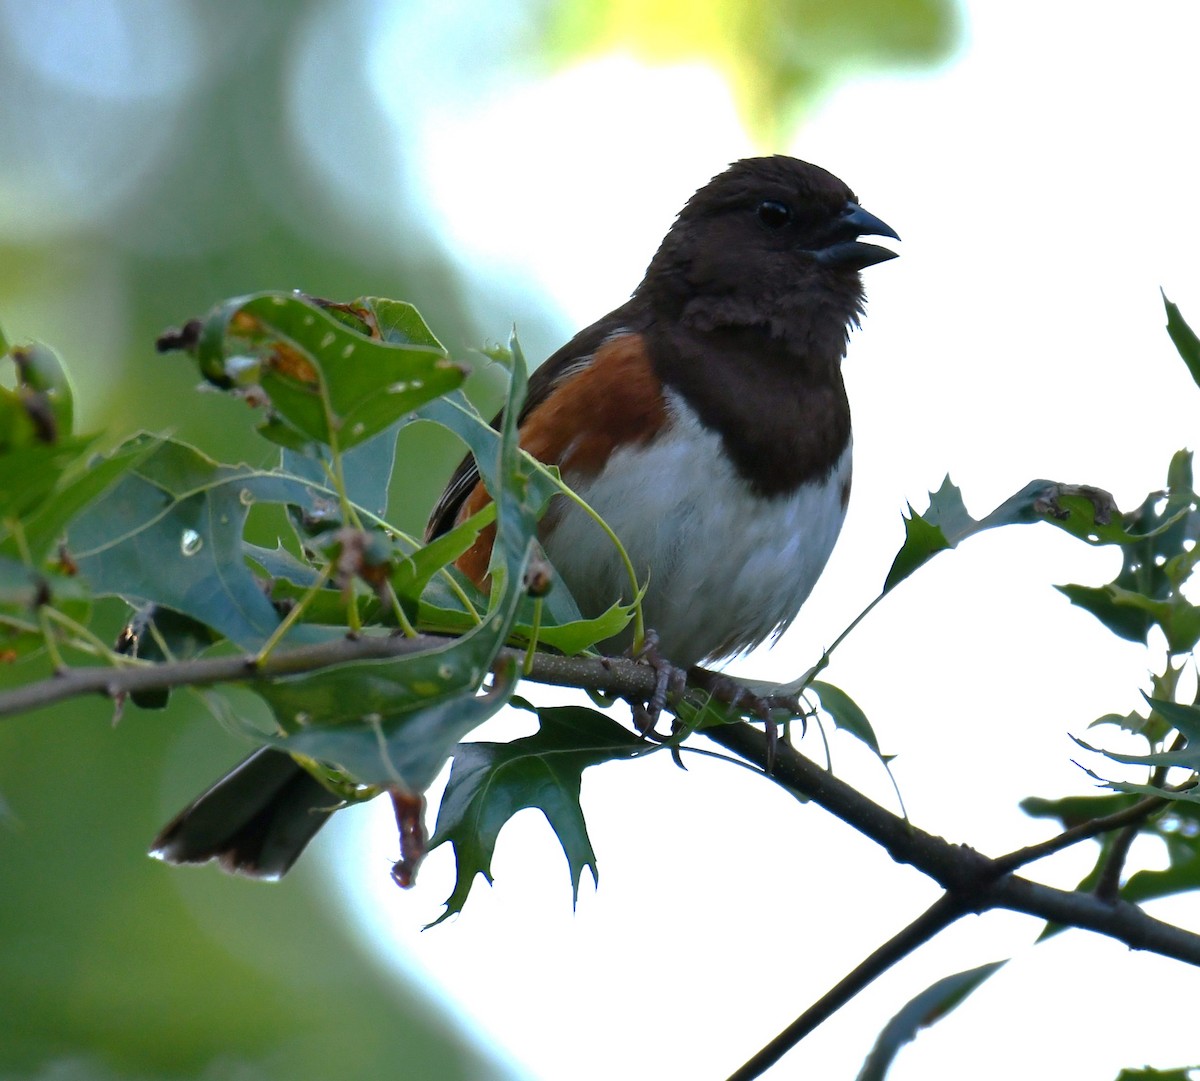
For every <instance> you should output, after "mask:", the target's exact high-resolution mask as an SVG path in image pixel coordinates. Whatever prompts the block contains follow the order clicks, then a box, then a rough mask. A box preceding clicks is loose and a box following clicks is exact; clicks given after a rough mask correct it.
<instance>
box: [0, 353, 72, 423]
mask: <svg viewBox="0 0 1200 1081" xmlns="http://www.w3.org/2000/svg"><path fill="white" fill-rule="evenodd" d="M9 356H10V357H12V360H13V363H14V364H16V366H17V390H18V392H19V393H20V394H21V395H22V396H23V397H24V398H25V399H26V407H27V408H31V409H38V408H39V407H41V406H44V407H45V410H46V411H48V413H49V415H50V416H51V417H53V421H54V424H53V427H54V435H53V439H52V440H48V441H54V442H56V441H57V440H59V439H63V438H66V437H67V436H69V435H71V433H72V432H73V431H74V420H75V401H74V394H73V393H72V390H71V380H70V377H69V376H68V375H67V370H66V368H65V367H64V366H63V363H62V361H61V360H59V359H58V355H57V354H56V353H55V352H54V350H53V349H51V348H50V347H49V346H46V345H42V344H41V343H40V342H34V343H32V344H31V345H20V346H15V347H14V348H13V349H12V351H11V352H10V353H9ZM35 401H36V403H37V404H36V405H35V404H34V402H35Z"/></svg>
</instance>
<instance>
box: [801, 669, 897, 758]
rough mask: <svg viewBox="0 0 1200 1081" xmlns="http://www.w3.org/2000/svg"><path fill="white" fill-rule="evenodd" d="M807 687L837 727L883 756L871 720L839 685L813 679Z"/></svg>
mask: <svg viewBox="0 0 1200 1081" xmlns="http://www.w3.org/2000/svg"><path fill="white" fill-rule="evenodd" d="M808 689H809V690H811V691H812V692H813V693H814V694H815V695H816V696H817V697H818V698H819V699H820V700H821V708H822V709H823V710H825V712H826V713H828V714H829V716H830V717H832V718H833V723H834V724H836V725H837V726H838V728H841V729H843V730H845V731H847V732H849V733H850V734H851V735H853V736H856V737H857V738H858V739H860V740H861V741H862V742H863V743H865V744H866V745H867V746H868V747H870V748H871V750H872V751H874V752H875V754H876V756H877V757H880V758H882V757H883V755H882V753H881V752H880V750H879V741H878V740H877V739H876V738H875V731H874V729H873V728H872V727H871V722H870V721H868V720H867V715H866V714H865V713H863V711H862V710H861V709H860V708H859V705H858V703H857V702H855V701H854V699H853V698H851V697H850V696H849V695H848V694H847V693H846V692H845V691H843V690H842V689H841V688H840V687H835V686H834V685H833V684H832V683H824V682H822V681H821V680H819V679H814V680H813V681H812V682H811V683H810V684H809V685H808Z"/></svg>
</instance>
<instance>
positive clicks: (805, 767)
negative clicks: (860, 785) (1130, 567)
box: [704, 723, 1200, 1081]
mask: <svg viewBox="0 0 1200 1081" xmlns="http://www.w3.org/2000/svg"><path fill="white" fill-rule="evenodd" d="M704 735H706V736H707V737H708V738H709V739H711V740H713V741H714V742H716V743H718V744H720V745H721V746H722V747H724V748H726V749H727V750H730V751H732V752H733V753H734V754H736V755H739V756H740V757H742V758H744V759H746V760H747V761H749V762H750V763H752V764H753V765H756V766H758V767H759V768H761V769H763V770H764V772H766V768H767V763H768V761H770V760H771V759H772V758H773V762H774V768H773V770H772V771H771V773H770V776H771V778H772V779H773V780H774V781H775V782H776V783H777V784H779V785H781V786H782V787H784V788H786V789H788V790H789V791H791V792H793V793H795V794H797V795H800V796H803V797H805V798H806V799H809V800H811V801H812V802H814V803H817V804H819V805H820V806H821V807H824V808H825V810H827V811H829V812H830V813H831V814H833V815H835V816H836V817H837V818H840V819H841V820H842V821H843V822H845V823H847V824H848V825H850V826H851V827H853V828H854V829H856V830H858V831H859V832H860V833H862V834H864V835H865V836H867V837H870V838H871V839H872V840H873V841H875V842H876V843H877V844H879V845H881V846H883V848H884V849H886V850H887V852H888V854H889V855H890V856H891V857H892V858H893V859H894V860H896V861H897V862H899V863H907V864H910V865H911V866H913V867H915V868H916V869H917V870H919V871H922V872H923V873H925V874H926V875H929V877H931V878H933V879H934V880H936V881H937V882H938V883H940V884H941V885H942V887H943V888H944V889H945V890H946V893H945V894H944V895H943V896H942V897H941V898H940V899H939V900H938V901H937V902H936V903H935V904H934V905H933V906H932V907H931V908H929V909H928V910H927V911H926V912H925V913H924V914H923V915H921V916H920V917H918V919H916V920H915V921H913V923H911V924H910V925H909V926H908V927H906V928H905V929H904V930H903V931H901V932H900V933H899V934H898V935H896V936H895V938H893V939H891V940H890V941H889V942H887V943H885V944H884V945H883V946H881V947H880V948H879V949H878V950H876V951H875V952H874V953H873V954H871V956H870V957H868V958H867V959H866V960H864V961H863V962H862V963H861V964H860V965H858V966H857V967H855V968H854V969H853V970H852V971H851V972H850V973H849V974H848V975H847V976H846V977H845V978H844V979H842V980H841V981H839V982H838V983H837V984H836V985H835V986H834V987H833V988H831V989H830V990H829V991H828V992H827V993H826V994H825V995H824V996H822V997H821V998H820V999H819V1000H818V1001H817V1002H816V1003H814V1004H813V1005H812V1006H811V1007H809V1009H808V1010H806V1011H805V1012H804V1013H803V1014H801V1015H800V1016H799V1017H798V1018H797V1019H796V1020H795V1021H793V1022H792V1023H791V1024H790V1025H789V1026H788V1027H787V1028H786V1029H784V1030H783V1032H781V1033H780V1034H779V1035H778V1036H776V1037H775V1039H774V1040H772V1041H771V1042H770V1043H769V1044H767V1045H766V1046H765V1047H764V1048H763V1049H762V1050H761V1051H759V1052H758V1054H757V1055H755V1056H754V1057H753V1058H752V1059H750V1060H749V1061H748V1062H747V1063H746V1064H745V1065H744V1066H742V1067H741V1068H740V1069H739V1070H738V1071H737V1072H736V1073H734V1074H733V1076H732V1077H731V1079H730V1081H749V1079H751V1078H754V1077H758V1076H760V1075H761V1073H762V1072H763V1071H764V1070H766V1069H767V1068H768V1067H770V1066H771V1065H773V1064H774V1063H775V1062H777V1061H779V1059H780V1058H782V1057H783V1056H784V1055H785V1054H786V1053H787V1052H788V1051H789V1050H790V1049H791V1048H792V1047H794V1046H795V1045H796V1044H797V1043H799V1042H800V1040H801V1039H803V1038H804V1037H805V1036H806V1035H807V1034H808V1033H809V1032H811V1031H812V1030H813V1029H814V1028H815V1027H816V1026H817V1025H819V1024H820V1023H821V1022H822V1021H824V1020H825V1019H826V1018H827V1017H829V1016H830V1015H831V1014H832V1013H833V1012H834V1011H835V1010H837V1009H840V1008H841V1007H842V1006H843V1005H845V1004H846V1003H847V1002H849V1001H850V999H851V998H853V997H854V996H855V995H857V994H858V993H859V992H860V991H861V990H863V988H865V987H866V986H867V985H868V984H869V983H871V982H872V981H873V980H874V979H875V978H876V977H877V976H878V975H880V973H882V972H884V971H885V970H886V969H887V968H889V967H890V966H891V965H893V964H895V963H896V962H897V961H899V960H901V959H902V958H903V957H905V956H907V955H908V954H909V953H912V952H913V951H914V950H915V949H916V948H917V947H918V946H920V945H922V944H923V943H925V942H927V941H929V940H930V939H931V938H933V937H934V935H936V934H937V933H938V932H939V931H941V930H943V929H944V928H945V927H947V926H949V925H950V924H951V923H953V922H954V921H955V920H957V919H958V918H960V917H961V916H963V915H966V914H967V913H968V912H984V911H986V910H988V909H992V908H1007V909H1010V910H1012V911H1014V912H1024V913H1026V914H1027V915H1030V916H1038V917H1040V918H1041V919H1044V920H1047V921H1049V922H1053V923H1061V924H1065V925H1067V926H1072V927H1079V928H1083V929H1085V930H1089V931H1094V932H1096V933H1097V934H1102V935H1107V936H1108V937H1110V938H1115V939H1117V941H1119V942H1123V943H1125V944H1126V945H1127V946H1129V947H1131V948H1132V949H1144V950H1150V951H1152V952H1154V953H1158V954H1161V955H1162V956H1164V957H1171V958H1174V959H1175V960H1178V961H1184V962H1186V963H1188V964H1192V965H1197V966H1200V935H1198V934H1194V933H1193V932H1191V931H1186V930H1184V929H1183V928H1180V927H1176V926H1174V925H1173V924H1169V923H1164V922H1163V921H1161V920H1156V919H1154V918H1153V917H1151V916H1148V915H1147V914H1146V913H1145V912H1143V911H1142V910H1141V909H1140V908H1138V907H1137V906H1136V905H1132V904H1129V903H1128V902H1126V901H1121V900H1117V899H1106V898H1101V897H1097V896H1095V895H1093V894H1087V893H1077V892H1071V891H1067V890H1059V889H1055V888H1053V887H1051V886H1044V885H1041V884H1040V883H1037V882H1031V881H1029V880H1028V879H1024V878H1020V877H1018V876H1016V875H1014V874H1013V873H1012V871H1011V869H1010V864H1011V863H1012V861H1013V857H1014V856H1015V855H1018V854H1017V853H1014V854H1012V855H1010V856H1007V857H1001V858H1000V859H997V860H993V859H989V858H988V857H987V856H984V855H983V854H981V853H979V852H976V851H975V850H974V849H972V848H968V847H967V846H965V845H955V844H951V843H950V842H949V841H946V840H944V839H943V838H941V837H935V836H934V835H933V834H930V833H926V832H925V831H924V830H920V829H918V828H917V827H915V826H913V825H912V824H911V823H909V822H907V821H906V820H905V819H903V818H901V817H900V816H898V815H895V814H892V813H891V812H890V811H887V810H885V809H884V808H883V807H880V806H879V805H878V804H877V803H874V802H873V801H872V800H869V799H868V798H867V797H866V796H863V795H862V794H861V793H859V792H857V791H856V790H855V789H853V788H851V787H850V786H849V785H848V784H846V783H845V782H844V781H840V780H838V778H836V777H835V776H833V774H832V773H829V772H828V771H827V770H824V769H822V768H821V767H819V766H817V765H816V764H815V763H813V762H811V761H809V760H808V759H807V758H805V757H804V756H803V755H801V754H799V753H798V752H797V751H796V750H795V748H793V747H791V746H788V745H787V744H780V745H777V746H776V747H774V748H771V747H770V746H769V744H768V740H767V737H766V736H765V735H764V733H762V732H759V731H758V730H757V729H755V728H752V727H751V726H750V725H748V724H745V723H740V724H730V725H723V726H720V727H715V728H707V729H705V730H704ZM1144 802H1145V801H1142V803H1144ZM1131 810H1133V809H1130V810H1126V811H1123V812H1121V813H1120V815H1119V816H1118V815H1112V816H1108V817H1109V819H1116V820H1117V821H1114V822H1111V823H1109V824H1108V825H1107V828H1113V827H1114V826H1120V825H1126V824H1127V823H1128V821H1129V815H1130V811H1131ZM1137 810H1138V811H1139V812H1140V813H1141V814H1143V815H1144V814H1146V813H1147V812H1148V810H1152V808H1148V807H1145V806H1142V804H1141V803H1139V804H1138V805H1137ZM1092 835H1093V834H1091V833H1083V832H1079V833H1077V834H1076V835H1075V836H1074V837H1073V838H1072V842H1071V843H1076V842H1078V841H1081V840H1084V839H1086V837H1089V836H1092ZM1022 851H1026V850H1022ZM1040 854H1041V855H1046V854H1048V853H1046V852H1042V853H1040ZM1031 858H1032V857H1031Z"/></svg>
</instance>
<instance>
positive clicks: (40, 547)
mask: <svg viewBox="0 0 1200 1081" xmlns="http://www.w3.org/2000/svg"><path fill="white" fill-rule="evenodd" d="M156 445H157V443H156V442H154V441H153V440H146V441H145V442H144V443H142V444H140V445H133V444H126V445H125V446H124V447H121V448H118V449H117V450H115V451H113V453H112V454H110V455H108V457H106V458H96V459H94V460H92V461H91V462H89V463H88V465H87V468H86V469H85V470H84V471H83V472H82V473H81V474H80V475H79V476H77V477H75V478H74V479H71V480H67V481H65V483H63V484H62V486H61V487H60V488H59V489H58V490H57V491H55V492H53V493H51V494H49V495H47V496H46V497H45V499H44V500H43V501H42V505H41V507H40V508H39V509H38V510H36V511H34V513H33V514H31V515H30V516H29V518H27V519H26V520H25V521H24V522H23V523H22V525H23V529H24V533H25V545H26V549H27V550H28V552H29V555H30V558H31V559H32V560H33V562H34V564H35V565H36V564H40V563H41V562H42V561H43V560H45V558H46V557H47V555H49V553H50V551H51V549H52V548H53V547H54V545H55V544H57V543H58V541H60V540H62V539H63V537H64V536H65V535H66V531H67V527H68V524H69V523H70V522H71V521H72V519H74V518H75V517H77V516H78V515H79V514H81V513H83V511H84V509H85V508H86V507H88V506H89V505H90V504H92V503H93V502H95V501H96V500H97V499H99V498H100V497H101V496H102V495H103V494H104V493H105V492H107V491H108V490H109V489H110V488H111V487H112V486H113V485H114V484H116V482H117V480H118V479H119V478H120V477H121V476H123V475H124V474H125V473H127V472H128V471H129V470H130V469H132V468H134V467H135V466H136V465H137V464H138V463H139V462H141V461H142V460H143V459H144V458H145V457H146V456H148V455H149V454H151V453H152V452H153V449H154V447H155V446H156Z"/></svg>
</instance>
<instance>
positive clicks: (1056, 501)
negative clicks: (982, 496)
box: [883, 476, 1132, 594]
mask: <svg viewBox="0 0 1200 1081" xmlns="http://www.w3.org/2000/svg"><path fill="white" fill-rule="evenodd" d="M908 510H909V516H908V517H906V518H905V519H904V544H903V546H902V547H901V549H900V551H899V552H898V553H897V554H896V558H895V560H894V561H893V563H892V566H891V569H890V570H889V571H888V574H887V578H886V579H885V580H884V584H883V593H885V594H886V593H888V592H889V591H890V590H892V589H893V588H895V587H896V586H897V585H898V584H899V583H900V582H902V581H904V579H905V578H907V577H908V576H909V575H910V574H912V573H913V571H915V570H917V569H918V568H919V567H921V566H923V565H924V564H926V563H928V562H929V560H930V559H932V558H933V557H934V556H935V555H937V553H938V552H943V551H946V550H947V549H950V548H956V547H957V546H958V545H959V544H961V543H962V542H963V541H964V540H966V539H967V538H968V537H972V536H974V535H975V534H976V533H981V532H983V531H984V530H985V529H995V528H997V527H998V526H1005V525H1027V524H1030V523H1033V522H1049V523H1051V524H1052V525H1056V526H1058V527H1059V528H1060V529H1064V530H1066V531H1067V532H1069V533H1071V534H1072V535H1074V536H1077V537H1080V538H1081V539H1084V540H1086V541H1088V542H1089V543H1091V544H1124V543H1128V542H1129V541H1130V540H1131V539H1132V538H1131V537H1130V535H1129V534H1128V533H1127V532H1126V531H1125V529H1124V528H1123V526H1122V525H1121V524H1120V522H1119V521H1114V517H1113V516H1114V512H1115V510H1116V508H1115V505H1114V504H1113V502H1112V497H1111V496H1110V495H1108V493H1107V492H1104V491H1101V490H1100V489H1099V488H1091V487H1088V486H1086V485H1075V484H1059V483H1057V482H1055V481H1049V480H1034V481H1030V482H1029V483H1028V484H1027V485H1025V487H1024V488H1022V489H1021V490H1020V491H1018V492H1016V493H1014V494H1013V495H1011V496H1010V497H1009V498H1008V499H1006V500H1005V501H1004V502H1003V503H1001V504H1000V505H999V506H998V507H996V509H995V510H993V511H992V512H991V513H990V514H988V515H986V516H985V517H983V518H980V519H978V520H977V519H975V518H972V517H971V515H970V514H968V513H967V509H966V507H965V506H964V504H963V499H962V492H961V491H960V490H959V488H958V487H957V486H956V485H954V484H953V483H952V482H951V480H950V478H949V477H948V476H947V477H946V479H945V480H944V481H943V482H942V486H941V487H940V488H939V489H938V490H937V491H936V492H931V493H930V495H929V509H928V510H927V511H925V513H924V514H918V513H917V512H916V511H915V510H913V507H912V505H911V504H910V505H909V508H908Z"/></svg>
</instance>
